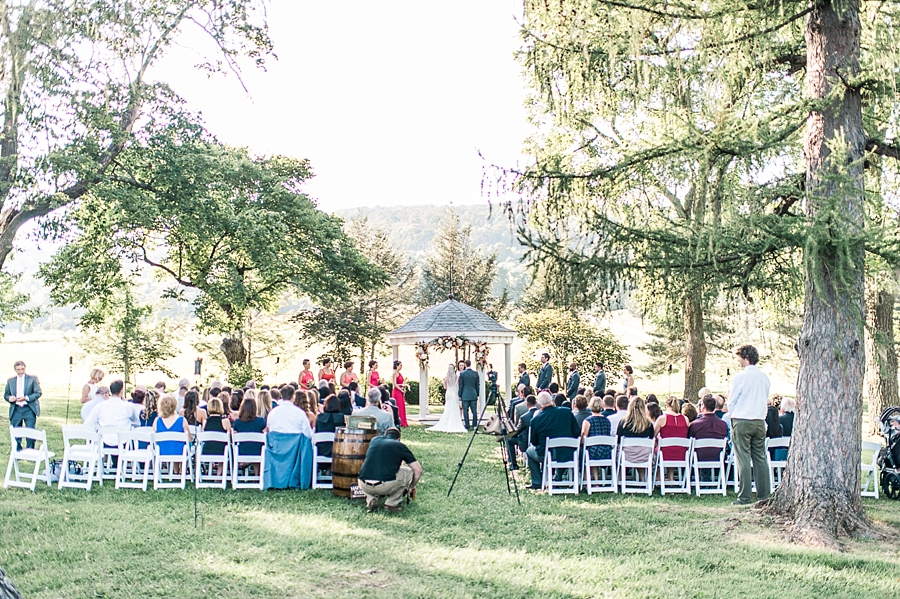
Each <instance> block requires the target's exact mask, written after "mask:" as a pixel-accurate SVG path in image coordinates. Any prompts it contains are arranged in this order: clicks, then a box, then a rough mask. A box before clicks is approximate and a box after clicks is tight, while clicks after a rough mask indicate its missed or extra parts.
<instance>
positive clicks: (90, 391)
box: [81, 368, 106, 404]
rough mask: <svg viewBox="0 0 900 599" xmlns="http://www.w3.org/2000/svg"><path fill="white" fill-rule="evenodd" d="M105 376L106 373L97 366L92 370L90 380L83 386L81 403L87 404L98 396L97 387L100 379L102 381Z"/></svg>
mask: <svg viewBox="0 0 900 599" xmlns="http://www.w3.org/2000/svg"><path fill="white" fill-rule="evenodd" d="M105 376H106V373H105V372H103V371H102V370H100V369H99V368H95V369H93V370H92V371H91V378H90V380H89V381H88V382H86V383H85V384H84V387H82V388H81V403H83V404H85V403H87V402H89V401H91V400H92V399H94V398H95V397H96V396H97V387H99V386H100V381H102V380H103V377H105Z"/></svg>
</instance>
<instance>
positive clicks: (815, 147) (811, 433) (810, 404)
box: [770, 0, 869, 547]
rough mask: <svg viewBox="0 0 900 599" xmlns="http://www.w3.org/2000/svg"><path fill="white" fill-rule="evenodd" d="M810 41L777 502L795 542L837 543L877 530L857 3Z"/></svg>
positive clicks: (813, 22) (828, 18)
mask: <svg viewBox="0 0 900 599" xmlns="http://www.w3.org/2000/svg"><path fill="white" fill-rule="evenodd" d="M806 43H807V83H806V86H807V95H808V96H809V97H810V99H812V100H813V101H817V102H820V104H818V105H816V106H814V108H813V110H811V111H810V113H809V116H808V118H807V130H806V148H805V154H806V162H807V190H808V194H809V195H808V197H807V204H806V212H807V215H808V216H809V218H810V220H811V221H812V222H813V223H814V224H813V225H812V227H811V228H810V234H811V235H812V237H813V242H811V243H809V244H808V245H807V252H808V253H807V255H806V256H805V262H806V280H805V295H806V297H805V301H804V308H805V311H804V315H803V326H802V329H801V333H800V340H799V343H798V350H799V354H800V373H799V375H798V379H797V412H796V417H795V418H796V420H795V421H794V434H793V438H792V440H791V450H790V452H789V454H788V466H787V471H786V473H785V478H784V481H783V482H782V484H781V486H780V487H779V488H778V490H777V491H776V492H775V494H774V495H773V497H772V500H771V502H770V505H771V506H772V507H773V508H774V511H775V512H776V513H777V514H779V515H781V516H785V517H787V518H789V519H791V520H792V521H793V526H792V536H793V538H795V539H796V540H799V541H803V542H807V543H813V544H819V545H825V546H829V547H837V541H836V538H837V536H838V535H839V534H841V533H844V532H846V533H850V534H852V533H856V532H859V531H861V530H865V529H868V528H869V524H868V520H867V517H866V514H865V512H864V511H863V508H862V504H861V502H860V497H859V492H860V489H859V476H860V471H859V467H860V441H861V432H862V431H861V427H862V422H861V420H862V384H863V376H864V373H865V349H864V342H863V322H864V318H865V316H864V309H865V308H864V301H863V295H864V293H863V289H864V288H863V275H864V250H863V247H862V245H861V244H860V243H859V242H858V241H857V239H859V233H860V230H861V228H862V227H863V193H862V181H863V179H862V164H861V158H862V155H863V148H864V134H863V129H862V113H861V108H860V94H859V91H858V90H855V89H852V88H851V87H848V86H845V85H844V83H842V81H847V80H852V79H853V77H854V76H856V74H857V73H858V71H859V44H860V22H859V4H858V0H841V1H840V3H839V4H838V3H837V2H835V1H832V0H824V1H822V2H820V3H816V4H815V8H814V9H813V11H812V12H811V13H810V15H809V17H808V18H807V27H806ZM831 94H834V95H831ZM830 95H831V96H830ZM829 96H830V98H831V99H833V101H832V102H830V105H828V104H826V103H825V102H827V99H828V98H829ZM832 149H836V150H837V151H838V152H840V153H839V154H835V155H832ZM844 152H846V155H845V154H844ZM849 234H852V235H857V237H856V238H855V239H854V240H851V239H849V238H848V235H849Z"/></svg>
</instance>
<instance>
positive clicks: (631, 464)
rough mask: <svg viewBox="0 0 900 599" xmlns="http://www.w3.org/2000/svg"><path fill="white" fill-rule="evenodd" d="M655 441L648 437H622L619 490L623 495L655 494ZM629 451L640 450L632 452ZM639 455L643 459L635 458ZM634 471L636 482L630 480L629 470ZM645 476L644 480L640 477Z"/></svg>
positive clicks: (620, 442)
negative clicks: (635, 454)
mask: <svg viewBox="0 0 900 599" xmlns="http://www.w3.org/2000/svg"><path fill="white" fill-rule="evenodd" d="M654 445H655V440H654V439H648V438H646V437H622V439H621V440H620V441H619V474H618V478H619V488H620V490H621V492H622V493H647V495H652V494H653V446H654ZM629 450H638V451H636V452H631V451H629ZM632 453H638V454H640V455H641V456H643V457H642V458H639V459H637V458H635V456H633V455H632ZM629 468H631V469H633V470H634V473H635V477H634V480H628V469H629ZM642 473H643V475H644V476H645V479H644V480H641V479H640V476H641V475H642Z"/></svg>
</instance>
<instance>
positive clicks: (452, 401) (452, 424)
mask: <svg viewBox="0 0 900 599" xmlns="http://www.w3.org/2000/svg"><path fill="white" fill-rule="evenodd" d="M458 379H459V375H458V374H457V372H456V367H455V366H454V365H453V364H450V365H449V366H448V367H447V375H446V376H445V377H444V388H445V389H446V390H447V392H446V394H445V395H444V413H443V414H442V415H441V419H440V420H439V421H438V423H437V424H436V425H434V426H432V427H431V428H429V429H428V430H431V431H440V432H442V433H465V432H467V431H466V427H465V426H463V421H462V417H461V416H460V415H459V387H458V386H457V380H458Z"/></svg>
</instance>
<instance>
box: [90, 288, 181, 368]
mask: <svg viewBox="0 0 900 599" xmlns="http://www.w3.org/2000/svg"><path fill="white" fill-rule="evenodd" d="M104 295H108V296H109V297H108V298H107V301H106V305H107V312H106V313H105V315H104V318H103V319H102V320H96V319H92V320H86V321H84V322H83V323H82V329H83V330H82V331H81V333H80V334H79V335H78V337H77V342H78V345H79V346H80V347H81V349H82V350H83V351H84V352H85V353H87V354H89V355H91V356H93V357H94V360H95V362H96V364H97V365H98V366H102V367H104V368H107V369H109V370H112V371H115V372H121V373H123V374H124V376H125V380H126V381H129V382H131V381H134V380H135V378H136V376H137V375H138V374H140V373H142V372H148V371H151V370H159V371H161V372H164V373H165V374H166V376H169V377H173V376H174V375H173V373H172V372H171V371H170V370H169V368H168V366H167V365H166V360H169V359H171V358H174V357H175V356H176V355H177V352H176V351H175V347H174V345H173V342H175V341H177V339H178V332H177V330H176V329H175V327H173V326H172V324H171V323H170V322H169V321H168V320H167V319H161V320H158V321H156V322H154V321H153V320H151V317H152V315H153V307H152V306H149V305H141V304H137V303H135V301H134V295H133V293H132V290H131V287H130V284H129V283H128V282H127V281H122V283H121V284H120V285H118V286H116V287H113V288H111V289H108V290H107V291H106V292H105V294H104Z"/></svg>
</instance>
